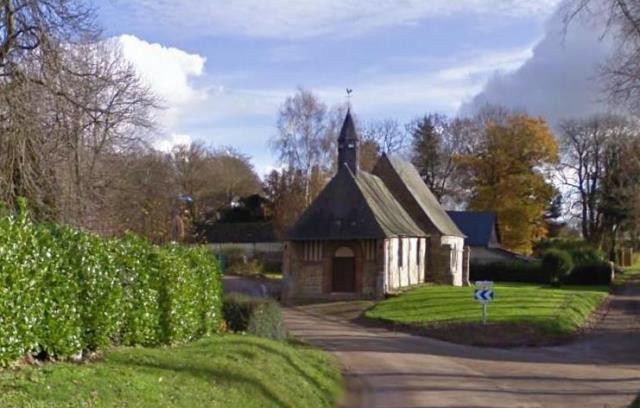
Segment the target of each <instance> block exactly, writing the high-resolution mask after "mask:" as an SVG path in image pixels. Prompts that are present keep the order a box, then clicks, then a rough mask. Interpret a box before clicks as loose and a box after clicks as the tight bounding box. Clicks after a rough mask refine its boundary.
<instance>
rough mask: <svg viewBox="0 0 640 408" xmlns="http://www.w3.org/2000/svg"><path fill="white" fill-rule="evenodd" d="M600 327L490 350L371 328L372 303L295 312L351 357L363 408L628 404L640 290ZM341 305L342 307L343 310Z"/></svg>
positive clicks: (304, 330)
mask: <svg viewBox="0 0 640 408" xmlns="http://www.w3.org/2000/svg"><path fill="white" fill-rule="evenodd" d="M609 305H610V307H609V311H608V313H607V314H606V316H604V317H603V320H602V322H601V323H600V324H599V325H598V326H597V328H596V330H594V331H593V333H591V334H589V335H587V336H585V337H583V338H581V339H579V340H578V341H576V342H574V343H572V344H569V345H564V346H557V347H544V348H520V349H508V350H504V349H489V348H477V347H473V346H464V345H456V344H451V343H447V342H443V341H439V340H434V339H429V338H425V337H418V336H412V335H409V334H404V333H398V332H391V331H387V330H385V329H381V328H364V327H362V326H359V325H356V324H354V323H351V322H350V321H349V320H348V318H349V317H350V316H349V315H350V314H353V315H355V314H357V312H358V310H361V308H362V307H365V306H366V303H362V302H360V303H358V302H355V303H352V304H347V309H348V308H349V307H352V308H353V310H350V311H349V312H348V313H343V312H344V309H345V304H339V305H337V307H335V308H333V306H332V305H326V304H325V305H312V306H303V307H296V308H288V309H285V320H286V324H287V327H288V329H289V331H290V332H291V334H293V335H294V336H297V337H300V338H301V339H304V340H306V341H308V342H310V343H312V344H315V345H318V346H319V347H322V348H325V349H327V350H329V351H331V352H333V353H335V355H336V356H337V357H338V358H339V359H340V361H341V362H342V364H343V366H344V369H345V375H346V377H347V386H348V389H349V392H348V398H347V401H346V403H345V405H347V406H353V407H626V406H628V404H629V403H630V402H631V401H632V400H633V399H634V397H635V395H636V394H637V392H638V391H640V342H639V341H638V334H639V333H640V319H639V314H638V313H639V312H640V293H639V290H638V289H628V290H626V291H625V292H623V293H620V294H618V295H614V296H612V298H611V301H610V303H609ZM333 309H336V310H340V313H339V314H336V313H333Z"/></svg>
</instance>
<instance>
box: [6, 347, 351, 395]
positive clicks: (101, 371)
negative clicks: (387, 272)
mask: <svg viewBox="0 0 640 408" xmlns="http://www.w3.org/2000/svg"><path fill="white" fill-rule="evenodd" d="M341 392H342V377H341V374H340V370H339V367H338V366H337V363H336V362H335V360H334V359H333V358H332V357H331V356H329V355H327V354H325V353H323V352H321V351H319V350H317V349H314V348H310V347H308V346H304V345H300V344H294V343H277V342H273V341H270V340H266V339H261V338H256V337H251V336H241V335H224V336H219V337H214V338H210V339H206V340H202V341H199V342H195V343H191V344H188V345H184V346H180V347H174V348H164V349H163V348H159V349H150V348H149V349H145V348H116V349H113V350H111V351H109V352H107V353H106V355H105V358H104V360H103V361H100V362H94V363H88V364H81V365H76V364H71V363H59V364H48V365H45V366H43V367H40V368H37V367H28V368H22V369H19V370H4V371H0V406H1V407H88V406H90V407H94V406H97V407H168V406H171V407H211V406H214V407H242V408H244V407H268V406H273V407H275V406H278V407H331V406H335V405H336V404H337V401H338V399H339V398H340V396H341Z"/></svg>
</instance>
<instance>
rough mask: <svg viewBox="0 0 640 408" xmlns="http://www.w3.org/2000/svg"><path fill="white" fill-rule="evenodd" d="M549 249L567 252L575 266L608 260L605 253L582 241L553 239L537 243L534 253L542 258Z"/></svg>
mask: <svg viewBox="0 0 640 408" xmlns="http://www.w3.org/2000/svg"><path fill="white" fill-rule="evenodd" d="M549 249H559V250H563V251H567V252H568V253H569V255H571V259H572V260H573V264H574V265H576V266H577V265H593V264H596V263H598V262H602V261H605V260H606V257H605V254H604V252H602V251H600V250H598V249H596V248H594V247H593V246H592V245H591V244H589V243H588V242H586V241H584V240H580V239H566V238H551V239H543V240H541V241H539V242H537V243H536V245H535V248H534V253H535V255H536V256H539V257H542V256H543V255H544V253H545V252H546V251H547V250H549Z"/></svg>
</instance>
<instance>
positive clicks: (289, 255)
mask: <svg viewBox="0 0 640 408" xmlns="http://www.w3.org/2000/svg"><path fill="white" fill-rule="evenodd" d="M383 242H384V241H381V240H380V241H371V240H367V241H364V240H350V241H314V244H313V245H314V251H309V244H308V243H305V242H287V243H286V244H285V247H284V253H283V298H284V299H285V301H288V302H294V301H296V300H322V299H324V300H333V299H341V298H348V299H353V298H376V297H380V296H381V289H382V285H381V282H380V279H379V277H380V276H381V275H382V269H383V263H382V262H383V260H384V256H383V254H382V251H383V246H382V243H383ZM305 245H307V247H306V249H305ZM317 245H320V246H321V248H320V251H318V249H317ZM340 247H348V248H350V249H351V250H352V251H353V253H354V255H355V273H356V276H355V287H356V291H355V292H354V293H340V294H336V293H333V292H332V279H333V275H332V273H333V256H334V254H335V251H336V250H337V249H338V248H340ZM310 253H311V254H313V255H312V256H310V255H309V254H310Z"/></svg>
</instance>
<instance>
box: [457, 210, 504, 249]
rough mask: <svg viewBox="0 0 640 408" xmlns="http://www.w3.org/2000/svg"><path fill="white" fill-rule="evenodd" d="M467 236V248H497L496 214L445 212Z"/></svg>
mask: <svg viewBox="0 0 640 408" xmlns="http://www.w3.org/2000/svg"><path fill="white" fill-rule="evenodd" d="M447 214H449V217H451V219H452V220H453V222H455V223H456V225H457V226H458V228H460V229H461V230H462V232H464V234H465V235H466V236H467V240H466V243H467V245H469V246H484V247H490V246H497V245H499V242H498V237H497V235H496V233H497V229H496V220H497V218H496V214H495V213H493V212H490V211H447Z"/></svg>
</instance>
